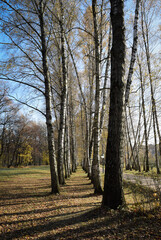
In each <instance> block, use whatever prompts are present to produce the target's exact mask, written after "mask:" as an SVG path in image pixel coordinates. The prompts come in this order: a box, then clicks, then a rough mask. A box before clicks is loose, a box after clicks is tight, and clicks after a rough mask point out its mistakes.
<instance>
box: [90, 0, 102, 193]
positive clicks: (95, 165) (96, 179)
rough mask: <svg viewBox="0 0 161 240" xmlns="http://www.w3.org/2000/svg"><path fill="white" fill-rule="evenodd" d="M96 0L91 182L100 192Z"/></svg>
mask: <svg viewBox="0 0 161 240" xmlns="http://www.w3.org/2000/svg"><path fill="white" fill-rule="evenodd" d="M96 5H97V1H96V0H93V1H92V12H93V23H94V44H95V81H96V89H95V115H94V123H93V127H94V131H93V133H94V146H93V162H92V182H93V185H94V188H95V193H102V187H101V179H100V159H99V158H100V157H99V146H100V78H99V39H98V26H97V14H96Z"/></svg>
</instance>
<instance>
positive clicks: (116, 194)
mask: <svg viewBox="0 0 161 240" xmlns="http://www.w3.org/2000/svg"><path fill="white" fill-rule="evenodd" d="M110 3H111V24H112V36H113V38H112V39H113V40H112V50H111V90H110V111H109V125H108V139H107V149H106V168H105V182H104V193H103V201H102V203H103V205H104V206H107V207H109V208H112V209H116V208H118V207H119V206H120V205H123V190H122V170H121V163H122V158H123V138H124V127H123V126H124V123H123V112H124V70H125V27H124V1H123V0H119V1H117V0H111V1H110Z"/></svg>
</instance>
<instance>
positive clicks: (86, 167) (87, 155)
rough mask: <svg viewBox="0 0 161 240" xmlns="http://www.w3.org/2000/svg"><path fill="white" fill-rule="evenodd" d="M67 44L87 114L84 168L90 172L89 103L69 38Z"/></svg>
mask: <svg viewBox="0 0 161 240" xmlns="http://www.w3.org/2000/svg"><path fill="white" fill-rule="evenodd" d="M66 43H67V45H68V50H69V53H70V56H71V58H72V61H73V65H74V69H75V73H76V76H77V80H78V86H79V90H80V93H81V98H82V100H83V108H84V112H85V123H86V134H85V141H86V143H85V159H84V161H85V165H84V167H85V170H86V171H87V172H88V169H89V168H90V160H89V124H88V110H87V103H86V100H85V96H84V93H83V90H82V86H81V81H80V78H79V73H78V70H77V66H76V63H75V60H74V56H73V53H72V51H71V48H70V46H69V43H68V40H67V38H66Z"/></svg>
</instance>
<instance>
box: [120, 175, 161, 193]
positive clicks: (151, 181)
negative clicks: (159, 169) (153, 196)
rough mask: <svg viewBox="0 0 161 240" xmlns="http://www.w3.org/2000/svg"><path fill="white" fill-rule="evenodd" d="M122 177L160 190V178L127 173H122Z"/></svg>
mask: <svg viewBox="0 0 161 240" xmlns="http://www.w3.org/2000/svg"><path fill="white" fill-rule="evenodd" d="M123 178H124V179H125V180H127V181H130V182H133V183H137V184H140V185H143V186H146V187H150V188H152V189H154V190H156V191H161V178H156V177H155V178H151V177H145V176H141V175H133V174H128V173H123Z"/></svg>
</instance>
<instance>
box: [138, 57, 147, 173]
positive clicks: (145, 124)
mask: <svg viewBox="0 0 161 240" xmlns="http://www.w3.org/2000/svg"><path fill="white" fill-rule="evenodd" d="M138 65H139V73H140V83H141V98H142V108H143V119H144V137H145V171H146V172H148V171H149V154H148V153H149V150H148V133H147V122H146V113H145V101H144V86H143V76H142V67H141V63H140V61H139V59H138Z"/></svg>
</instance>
